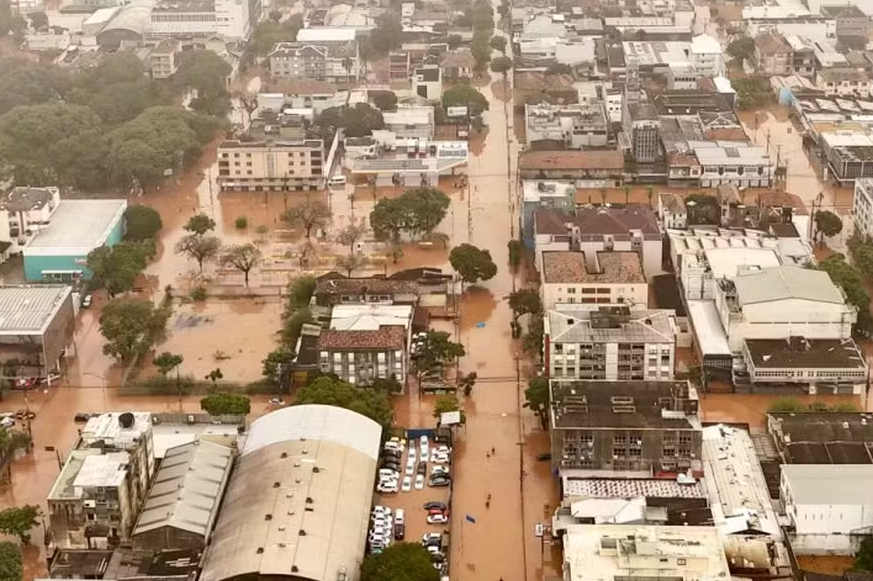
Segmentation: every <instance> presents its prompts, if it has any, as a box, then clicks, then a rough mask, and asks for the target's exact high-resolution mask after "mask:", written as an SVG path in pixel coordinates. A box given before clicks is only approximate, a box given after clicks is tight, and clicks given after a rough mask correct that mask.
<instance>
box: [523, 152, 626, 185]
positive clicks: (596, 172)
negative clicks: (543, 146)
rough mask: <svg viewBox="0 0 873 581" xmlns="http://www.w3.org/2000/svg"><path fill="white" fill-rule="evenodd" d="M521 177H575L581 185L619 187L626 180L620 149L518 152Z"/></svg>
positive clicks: (570, 178) (556, 178)
mask: <svg viewBox="0 0 873 581" xmlns="http://www.w3.org/2000/svg"><path fill="white" fill-rule="evenodd" d="M518 174H519V177H520V178H521V179H555V180H575V181H576V185H577V187H585V188H601V187H616V186H620V185H621V184H622V181H623V180H624V157H623V156H622V154H621V152H620V151H523V152H519V154H518Z"/></svg>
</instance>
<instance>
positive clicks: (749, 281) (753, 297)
mask: <svg viewBox="0 0 873 581" xmlns="http://www.w3.org/2000/svg"><path fill="white" fill-rule="evenodd" d="M734 284H736V289H737V298H738V300H739V304H740V305H743V306H745V305H751V304H756V303H768V302H773V301H781V300H787V299H799V300H806V301H815V302H824V303H832V304H840V305H841V304H844V303H845V299H843V295H842V294H841V293H840V291H839V289H838V288H837V287H836V285H834V283H833V282H832V281H831V278H830V276H828V273H826V272H824V271H822V270H811V269H808V268H802V267H799V266H775V267H772V268H764V269H762V270H760V271H757V272H750V273H746V274H742V275H741V276H738V277H736V279H735V280H734Z"/></svg>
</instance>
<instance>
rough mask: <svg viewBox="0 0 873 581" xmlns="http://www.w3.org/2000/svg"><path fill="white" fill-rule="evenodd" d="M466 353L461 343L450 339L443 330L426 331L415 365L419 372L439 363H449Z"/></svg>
mask: <svg viewBox="0 0 873 581" xmlns="http://www.w3.org/2000/svg"><path fill="white" fill-rule="evenodd" d="M466 354H467V351H466V349H464V346H463V345H462V344H461V343H456V342H454V341H452V339H451V335H449V333H447V332H445V331H428V332H427V334H426V335H425V336H424V338H423V340H422V341H421V347H420V349H419V351H418V359H417V362H416V366H417V368H418V370H419V371H420V372H424V371H427V370H429V369H433V368H434V367H436V366H439V365H450V364H452V363H454V361H455V360H456V359H458V358H459V357H463V356H464V355H466Z"/></svg>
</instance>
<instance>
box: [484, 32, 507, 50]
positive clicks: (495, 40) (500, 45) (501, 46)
mask: <svg viewBox="0 0 873 581" xmlns="http://www.w3.org/2000/svg"><path fill="white" fill-rule="evenodd" d="M488 44H490V45H491V48H493V49H494V50H499V51H500V52H506V37H505V36H492V37H491V41H490V42H489V43H488Z"/></svg>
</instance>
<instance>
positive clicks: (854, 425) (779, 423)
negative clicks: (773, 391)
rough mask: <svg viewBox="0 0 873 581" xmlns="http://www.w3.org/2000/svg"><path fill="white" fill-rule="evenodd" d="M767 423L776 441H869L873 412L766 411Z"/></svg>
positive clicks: (790, 442)
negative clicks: (767, 412)
mask: <svg viewBox="0 0 873 581" xmlns="http://www.w3.org/2000/svg"><path fill="white" fill-rule="evenodd" d="M767 423H768V425H769V428H770V433H771V434H773V435H774V437H776V440H777V443H779V442H781V443H785V444H797V443H808V442H813V443H827V442H854V443H869V444H873V414H868V413H864V412H770V413H769V414H768V415H767Z"/></svg>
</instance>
